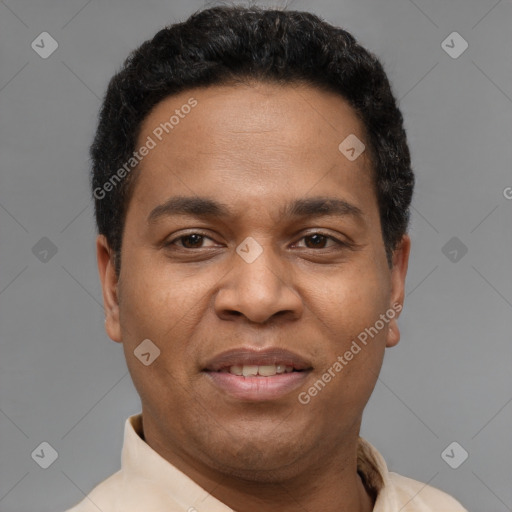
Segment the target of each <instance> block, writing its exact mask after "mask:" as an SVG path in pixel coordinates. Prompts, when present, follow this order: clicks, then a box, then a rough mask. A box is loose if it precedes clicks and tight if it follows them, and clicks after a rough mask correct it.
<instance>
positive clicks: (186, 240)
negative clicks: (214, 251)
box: [165, 232, 214, 249]
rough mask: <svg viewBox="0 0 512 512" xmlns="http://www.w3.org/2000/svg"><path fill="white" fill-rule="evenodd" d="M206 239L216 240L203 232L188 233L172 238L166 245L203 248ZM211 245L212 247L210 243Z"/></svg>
mask: <svg viewBox="0 0 512 512" xmlns="http://www.w3.org/2000/svg"><path fill="white" fill-rule="evenodd" d="M206 240H210V241H211V242H212V243H213V242H214V241H213V240H212V239H211V238H210V237H208V236H206V235H205V234H203V233H199V232H197V233H189V234H187V235H181V236H179V237H176V238H174V239H172V240H170V241H169V242H168V243H166V244H165V246H166V247H172V246H178V247H180V248H183V249H203V248H204V247H205V246H204V242H205V241H206ZM209 247H212V245H210V246H209Z"/></svg>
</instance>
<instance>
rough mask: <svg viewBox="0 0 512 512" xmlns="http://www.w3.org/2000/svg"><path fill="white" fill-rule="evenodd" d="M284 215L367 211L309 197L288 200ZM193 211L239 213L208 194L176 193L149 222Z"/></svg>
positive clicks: (223, 214) (217, 214)
mask: <svg viewBox="0 0 512 512" xmlns="http://www.w3.org/2000/svg"><path fill="white" fill-rule="evenodd" d="M279 214H280V216H281V217H285V218H299V217H320V216H333V217H334V216H353V217H356V218H359V220H361V219H362V218H363V212H362V210H361V209H360V208H358V207H357V206H355V205H353V204H350V203H349V202H347V201H345V200H343V199H338V198H334V197H325V196H319V197H308V198H303V199H296V200H295V201H292V202H291V203H288V204H287V205H285V206H284V207H283V208H281V210H280V212H279ZM176 215H189V216H193V217H199V218H217V219H221V218H229V217H235V216H236V214H234V213H233V212H232V211H231V210H230V208H229V207H228V206H227V205H226V204H224V203H220V202H218V201H215V200H213V199H210V198H208V197H197V196H175V197H171V198H170V199H168V200H167V201H166V202H165V203H163V204H160V205H158V206H157V207H156V208H154V209H153V210H152V211H151V213H150V214H149V215H148V219H147V220H148V223H150V224H152V223H155V222H157V221H158V220H159V219H161V218H162V217H172V216H176Z"/></svg>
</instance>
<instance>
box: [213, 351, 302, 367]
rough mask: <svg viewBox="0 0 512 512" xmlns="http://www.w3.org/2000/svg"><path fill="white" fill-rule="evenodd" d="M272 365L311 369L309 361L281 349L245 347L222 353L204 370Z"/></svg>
mask: <svg viewBox="0 0 512 512" xmlns="http://www.w3.org/2000/svg"><path fill="white" fill-rule="evenodd" d="M272 364H275V365H278V364H280V365H284V366H291V367H293V369H294V370H309V369H311V368H312V366H311V363H310V362H309V361H307V360H306V359H304V358H302V357H301V356H299V355H298V354H295V353H294V352H291V351H289V350H286V349H283V348H266V349H255V348H251V347H245V348H235V349H231V350H227V351H225V352H222V353H221V354H219V355H217V356H215V357H214V358H213V359H211V360H210V361H209V362H208V363H207V364H206V367H205V368H204V370H206V371H212V372H216V371H220V370H222V369H224V368H229V367H231V366H237V365H240V366H244V365H254V366H266V365H272Z"/></svg>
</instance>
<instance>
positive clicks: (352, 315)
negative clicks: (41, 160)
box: [91, 7, 414, 479]
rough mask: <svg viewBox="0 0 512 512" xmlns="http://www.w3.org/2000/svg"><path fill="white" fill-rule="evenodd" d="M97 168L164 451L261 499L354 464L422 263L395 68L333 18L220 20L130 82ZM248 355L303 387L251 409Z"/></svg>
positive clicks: (184, 28) (191, 26) (224, 12)
mask: <svg viewBox="0 0 512 512" xmlns="http://www.w3.org/2000/svg"><path fill="white" fill-rule="evenodd" d="M91 155H92V161H93V173H92V189H93V195H94V197H95V213H96V220H97V225H98V230H99V235H98V239H97V252H98V265H99V271H100V277H101V280H102V286H103V295H104V301H105V309H106V315H107V320H106V328H107V332H108V334H109V336H110V337H111V338H112V339H113V340H115V341H117V342H121V343H122V344H123V347H124V350H125V355H126V359H127V364H128V367H129V369H130V373H131V375H132V378H133V381H134V384H135V387H136V388H137V391H138V392H139V394H140V397H141V401H142V408H143V418H144V428H145V430H146V429H147V430H148V432H150V434H151V435H152V437H153V439H154V440H155V444H157V445H159V446H160V448H161V450H162V451H164V452H165V451H166V450H167V451H169V452H174V453H178V454H179V457H180V458H181V459H182V460H190V461H192V460H193V461H195V463H196V464H199V465H201V464H202V465H204V466H205V467H206V466H207V467H210V468H215V469H216V470H217V471H221V472H224V473H226V474H232V475H240V476H243V477H244V478H253V479H258V478H265V477H264V476H263V475H265V474H268V473H265V472H266V471H268V470H273V471H274V472H275V473H274V474H278V473H279V472H280V471H283V472H286V473H287V474H292V473H294V472H296V471H299V468H300V467H303V466H304V464H305V463H308V464H310V465H311V464H315V463H318V461H320V460H321V459H322V457H324V456H325V454H326V453H330V451H331V450H332V447H333V446H341V447H343V446H349V442H350V441H353V440H354V438H357V434H358V431H359V426H360V421H361V417H362V413H363V409H364V406H365V405H366V403H367V401H368V399H369V397H370V395H371V392H372V391H373V388H374V385H375V382H376V379H377V376H378V373H379V371H380V367H381V364H382V359H383V355H384V349H385V348H386V347H390V346H393V345H395V344H396V343H397V342H398V340H399V331H398V325H397V318H398V315H399V312H400V310H401V306H402V303H403V298H404V283H405V275H406V271H407V261H408V256H409V245H410V242H409V238H408V236H407V234H406V231H407V224H408V218H409V205H410V201H411V196H412V190H413V183H414V178H413V173H412V170H411V167H410V155H409V150H408V146H407V141H406V134H405V131H404V128H403V121H402V115H401V113H400V111H399V109H398V107H397V105H396V101H395V99H394V97H393V94H392V92H391V88H390V85H389V82H388V80H387V77H386V74H385V72H384V70H383V67H382V65H381V64H380V62H379V61H378V59H377V58H376V57H375V56H374V55H372V54H371V53H369V52H368V51H367V50H365V49H364V48H363V47H361V46H360V45H359V44H358V43H357V42H356V40H355V39H354V37H353V36H352V35H350V34H349V33H348V32H346V31H344V30H342V29H340V28H336V27H333V26H331V25H329V24H327V23H326V22H324V21H322V20H321V19H319V18H318V17H317V16H315V15H313V14H309V13H304V12H292V11H289V12H286V11H278V10H264V9H259V8H254V7H251V8H243V7H218V8H212V9H207V10H203V11H200V12H198V13H196V14H194V15H193V16H191V17H190V18H189V19H188V20H187V21H185V22H184V23H179V24H175V25H172V26H170V27H168V28H165V29H163V30H161V31H160V32H158V33H157V34H156V35H155V37H154V38H153V39H151V40H150V41H147V42H145V43H144V44H142V45H141V46H140V48H138V49H137V50H135V51H134V52H133V53H132V54H131V55H130V56H129V58H128V59H127V60H126V62H125V63H124V66H123V68H122V69H121V70H120V71H119V73H117V74H116V75H115V76H114V77H113V79H112V80H111V82H110V84H109V87H108V91H107V94H106V97H105V100H104V103H103V107H102V110H101V114H100V120H99V126H98V130H97V133H96V137H95V140H94V143H93V145H92V148H91ZM362 333H366V338H365V340H364V343H363V338H364V335H363V334H362ZM148 339H149V340H151V344H150V345H143V347H146V348H145V349H144V353H148V352H149V353H150V356H149V357H147V360H146V362H149V361H151V363H150V364H148V365H146V364H144V363H143V362H141V360H140V359H139V358H138V357H136V355H135V354H134V352H136V353H137V347H139V346H140V344H141V342H142V341H143V340H148ZM357 340H359V341H357ZM146 343H147V342H146ZM354 343H355V345H354ZM148 347H149V349H148ZM154 347H158V350H159V353H158V352H157V351H155V350H156V349H155V348H154ZM356 347H359V350H358V349H357V348H356ZM234 349H244V350H249V351H250V353H251V354H252V355H254V354H255V353H256V354H257V353H259V351H263V352H265V351H266V350H267V349H278V350H281V351H291V352H292V353H293V354H292V355H289V354H286V355H283V354H284V352H282V353H280V352H275V353H273V355H267V356H265V357H266V359H265V361H264V362H263V364H262V365H264V366H272V364H273V363H276V364H279V363H280V362H283V363H284V364H286V366H294V365H295V367H294V372H292V373H300V374H301V375H300V376H297V378H296V379H295V381H294V382H295V383H296V384H294V385H293V386H292V385H291V384H290V385H289V387H288V388H286V386H285V388H286V389H285V390H284V391H283V390H281V392H280V394H279V393H278V394H274V395H273V396H267V395H265V398H264V399H261V397H260V398H257V397H256V396H253V397H251V396H249V395H247V393H245V394H244V392H240V393H237V392H233V389H232V388H229V386H228V388H229V389H228V388H226V387H225V386H224V384H222V382H221V383H220V384H219V381H218V378H217V377H218V376H217V375H214V373H219V372H218V370H219V369H221V367H222V369H223V368H224V367H226V365H228V364H229V365H230V364H231V363H233V364H234V365H235V366H236V362H237V361H236V360H235V359H230V358H231V357H235V358H236V357H242V356H240V355H238V356H237V355H236V354H235V356H232V354H231V351H232V350H234ZM139 352H140V351H139ZM348 352H350V353H352V356H350V355H349V354H348ZM157 354H158V356H157V357H156V358H155V356H156V355H157ZM278 354H281V355H278ZM345 355H346V357H344V356H345ZM139 356H140V354H139ZM251 357H252V356H251ZM340 357H341V359H342V360H343V362H342V361H341V360H340ZM272 358H273V359H272ZM279 358H281V359H279ZM290 358H291V359H290ZM294 358H295V359H294ZM270 359H272V360H270ZM247 361H249V359H247ZM336 362H338V365H336V364H335V363H336ZM267 363H268V364H267ZM288 363H289V364H288ZM292 363H293V364H292ZM222 365H224V366H222ZM270 371H272V369H271V370H270ZM326 372H327V374H328V375H330V378H329V377H325V374H326ZM254 378H265V377H254ZM319 380H321V381H322V382H323V383H324V385H322V384H319V383H318V381H319ZM290 382H291V381H290ZM223 386H224V387H223ZM226 389H228V391H226ZM314 389H316V392H315V391H314ZM249 468H250V469H249Z"/></svg>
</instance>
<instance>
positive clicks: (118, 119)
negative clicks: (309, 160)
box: [91, 5, 414, 276]
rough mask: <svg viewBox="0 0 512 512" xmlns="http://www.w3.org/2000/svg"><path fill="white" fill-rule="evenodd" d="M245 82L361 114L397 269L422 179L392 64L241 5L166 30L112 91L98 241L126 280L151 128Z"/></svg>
mask: <svg viewBox="0 0 512 512" xmlns="http://www.w3.org/2000/svg"><path fill="white" fill-rule="evenodd" d="M244 80H253V81H254V80H256V81H262V82H273V83H279V84H283V85H286V84H307V85H312V86H315V87H317V88H319V89H321V90H325V91H332V92H335V93H337V94H339V95H340V96H342V97H343V98H344V99H345V100H346V101H347V102H348V103H349V104H350V105H351V107H352V108H353V109H354V111H355V114H356V115H357V116H358V118H359V119H361V120H362V122H363V124H364V127H365V131H366V133H365V135H366V143H367V144H366V146H367V149H368V152H369V154H370V160H371V163H372V168H373V174H374V176H373V180H374V184H375V191H376V196H377V201H378V207H379V214H380V219H381V224H382V236H383V241H384V244H385V248H386V255H387V258H388V263H390V262H391V256H392V253H393V251H394V249H395V248H396V247H397V244H398V243H399V242H400V240H401V239H402V236H403V235H404V234H405V233H406V231H407V226H408V222H409V208H410V203H411V198H412V192H413V187H414V173H413V171H412V169H411V161H410V160H411V159H410V153H409V148H408V145H407V139H406V133H405V130H404V127H403V118H402V114H401V112H400V110H399V108H398V106H397V102H396V100H395V98H394V96H393V93H392V91H391V87H390V84H389V81H388V78H387V76H386V73H385V71H384V69H383V66H382V64H381V63H380V61H379V60H378V58H377V57H376V56H375V55H374V54H373V53H371V52H369V51H368V50H366V49H365V48H363V47H362V46H361V45H359V44H358V43H357V41H356V39H355V38H354V36H352V35H351V34H350V33H349V32H347V31H345V30H343V29H341V28H338V27H335V26H333V25H330V24H329V23H327V22H325V21H324V20H322V19H320V18H319V17H318V16H316V15H314V14H312V13H309V12H300V11H287V10H279V9H265V8H261V7H256V6H251V7H244V6H237V5H234V6H218V7H213V8H209V9H203V10H199V11H197V12H195V13H194V14H192V15H191V16H190V17H189V18H188V19H187V20H186V21H184V22H182V23H175V24H173V25H170V26H168V27H166V28H164V29H162V30H160V31H159V32H158V33H157V34H156V35H155V36H154V37H153V38H152V39H150V40H148V41H146V42H144V43H143V44H142V45H141V46H140V47H139V48H137V49H136V50H134V51H132V52H131V53H130V55H129V56H128V58H127V59H126V61H125V62H124V64H123V66H122V68H121V70H120V71H119V72H118V73H117V74H115V75H114V77H113V78H112V79H111V81H110V83H109V86H108V89H107V92H106V95H105V98H104V101H103V104H102V108H101V112H100V116H99V123H98V128H97V131H96V135H95V138H94V141H93V144H92V146H91V159H92V173H91V185H92V191H93V196H94V199H95V216H96V223H97V227H98V232H99V233H100V234H104V235H105V236H106V239H107V241H108V244H109V246H110V248H111V249H112V250H113V252H114V256H115V262H116V263H115V268H116V272H117V275H118V276H119V272H120V265H121V259H120V256H121V245H122V235H123V228H124V223H125V217H126V211H127V206H128V202H129V200H130V197H131V193H132V191H133V185H134V183H135V177H136V173H135V172H129V173H127V172H126V163H127V162H128V161H130V158H132V157H133V153H134V151H135V150H136V144H137V139H138V136H139V133H140V128H141V124H142V122H143V121H144V119H145V118H146V117H147V116H148V115H149V113H150V112H151V110H152V109H153V108H154V107H155V106H156V105H157V104H158V103H159V102H160V101H162V100H163V99H165V98H166V97H168V96H171V95H173V94H177V93H179V92H182V91H184V90H187V89H191V88H195V87H202V86H210V85H225V84H230V83H239V82H241V81H244ZM340 142H341V141H340ZM123 166H124V169H125V172H123V173H120V172H119V171H120V169H122V168H123ZM135 169H136V167H135ZM116 173H117V175H116ZM120 176H123V179H122V180H121V179H120ZM106 184H110V185H109V186H105V185H106ZM107 191H108V193H107Z"/></svg>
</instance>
